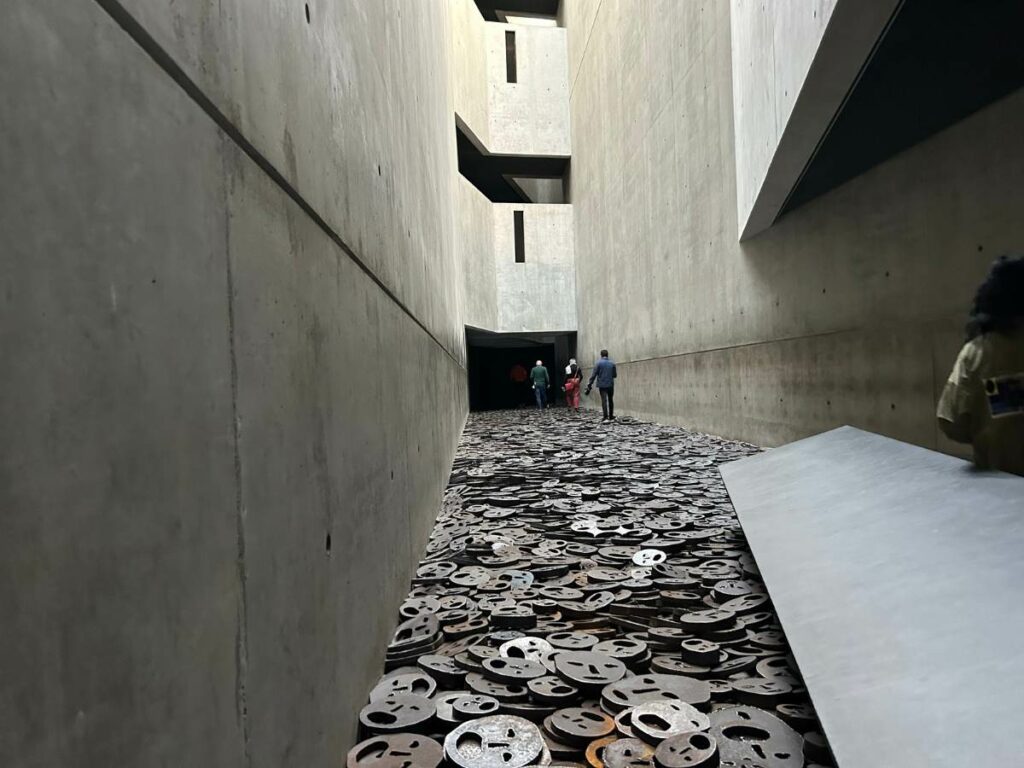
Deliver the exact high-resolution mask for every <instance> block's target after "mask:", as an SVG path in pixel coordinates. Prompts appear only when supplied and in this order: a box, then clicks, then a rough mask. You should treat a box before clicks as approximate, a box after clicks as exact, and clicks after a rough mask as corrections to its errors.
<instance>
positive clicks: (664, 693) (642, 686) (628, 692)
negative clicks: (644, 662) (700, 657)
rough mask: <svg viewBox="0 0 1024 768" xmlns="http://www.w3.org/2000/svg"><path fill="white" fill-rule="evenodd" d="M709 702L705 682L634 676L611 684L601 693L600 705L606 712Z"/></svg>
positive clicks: (708, 689) (688, 678)
mask: <svg viewBox="0 0 1024 768" xmlns="http://www.w3.org/2000/svg"><path fill="white" fill-rule="evenodd" d="M710 698H711V686H709V685H708V684H707V682H706V681H704V680H696V679H694V678H691V677H684V676H682V675H637V676H636V677H630V678H626V679H625V680H622V681H620V682H617V683H614V684H612V685H609V686H608V687H606V688H605V689H604V690H603V691H601V701H602V702H603V703H604V704H605V705H606V706H607V707H608V709H609V711H612V712H621V711H622V710H623V709H630V708H632V707H638V706H640V705H641V704H645V703H647V702H649V701H660V700H666V699H667V700H669V701H681V702H683V703H684V704H691V705H692V704H704V703H706V702H707V701H708V700H709V699H710Z"/></svg>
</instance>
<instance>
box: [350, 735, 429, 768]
mask: <svg viewBox="0 0 1024 768" xmlns="http://www.w3.org/2000/svg"><path fill="white" fill-rule="evenodd" d="M443 758H444V753H443V751H442V749H441V745H440V744H438V743H437V742H436V741H434V740H433V739H428V738H427V737H426V736H420V735H418V734H411V733H392V734H388V735H380V736H373V737H371V738H369V739H367V740H366V741H362V742H360V743H358V744H356V745H355V746H354V747H352V749H351V750H349V753H348V758H347V760H346V761H345V768H409V766H413V765H415V766H416V768H437V766H439V765H440V764H441V760H442V759H443Z"/></svg>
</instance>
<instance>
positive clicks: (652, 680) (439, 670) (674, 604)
mask: <svg viewBox="0 0 1024 768" xmlns="http://www.w3.org/2000/svg"><path fill="white" fill-rule="evenodd" d="M756 452H757V449H756V448H754V447H753V446H749V445H744V444H740V443H735V442H729V441H725V440H720V439H717V438H713V437H709V436H706V435H701V434H696V433H690V432H687V431H685V430H682V429H678V428H671V427H664V426H660V425H655V424H647V423H640V422H636V421H632V420H628V419H624V420H621V421H616V422H613V423H611V424H608V425H602V424H601V423H600V421H599V420H598V418H597V417H596V416H594V415H593V414H590V413H583V414H580V415H575V414H568V413H567V412H566V411H564V410H558V411H557V412H555V411H547V412H544V413H539V412H536V411H532V410H521V411H503V412H492V413H487V414H476V415H473V416H471V417H470V420H469V423H468V424H467V426H466V429H465V432H464V434H463V437H462V441H461V444H460V447H459V451H458V455H457V458H456V461H455V464H454V469H453V472H452V475H451V479H450V483H449V486H448V489H447V493H446V496H445V501H444V506H443V509H442V512H441V515H440V517H439V518H438V521H437V524H436V527H435V529H434V531H433V534H432V536H431V539H430V544H429V546H428V549H427V552H426V553H425V555H424V557H423V561H422V564H421V566H420V568H419V569H418V571H417V576H416V579H415V580H414V583H413V585H412V589H411V591H410V593H409V597H408V599H407V600H406V602H405V603H404V604H403V605H402V606H401V609H400V614H401V615H400V618H399V621H400V622H401V623H400V624H399V626H398V629H397V631H396V632H395V635H394V639H393V641H392V643H391V645H390V647H389V649H388V652H387V659H386V662H385V669H384V670H383V674H382V677H381V678H380V680H379V682H378V683H377V685H376V686H375V687H374V688H373V690H372V691H369V692H368V703H367V705H366V706H365V708H364V709H363V710H362V712H361V713H360V731H361V739H362V741H360V743H359V744H357V745H356V746H355V747H353V749H352V751H351V752H350V753H349V756H348V765H349V766H350V767H353V766H369V765H378V766H383V765H392V766H398V765H406V766H408V765H417V766H436V765H438V764H440V763H441V762H442V760H444V761H446V764H448V765H455V766H461V768H493V767H495V766H503V767H504V768H521V767H522V766H527V765H548V764H550V765H556V764H557V765H590V766H594V768H600V767H601V766H608V768H617V767H619V766H642V765H652V764H653V765H658V766H663V767H664V768H669V767H671V768H677V767H678V768H681V767H682V766H691V767H693V768H697V767H699V766H715V765H722V766H755V765H756V766H764V767H765V768H798V767H799V766H804V765H808V766H811V765H829V764H831V756H830V752H829V749H828V747H827V745H826V743H825V741H824V737H823V736H822V735H821V733H820V732H819V730H818V722H817V719H816V716H815V713H814V711H813V709H812V708H811V706H810V704H809V701H808V698H807V694H806V690H805V688H804V686H803V683H802V682H801V680H800V677H799V674H798V671H797V669H796V668H795V664H794V663H793V661H792V659H791V658H790V656H789V649H788V646H787V643H786V639H785V637H784V635H783V633H782V632H781V630H780V627H779V626H778V625H777V623H776V620H775V614H774V612H773V609H772V605H771V602H770V600H769V597H768V596H767V595H766V594H765V589H764V586H763V584H762V581H761V579H760V576H759V573H758V569H757V566H756V565H755V563H754V560H753V558H752V557H751V555H750V552H749V551H748V549H747V546H746V542H745V539H744V536H743V533H742V531H741V530H740V526H739V523H738V521H737V518H736V515H735V513H734V512H733V509H732V506H731V504H730V502H729V498H728V495H727V493H726V490H725V486H724V485H723V483H722V480H721V477H720V475H719V471H718V467H719V465H720V464H722V463H724V462H730V461H733V460H736V459H739V458H742V457H745V456H749V455H751V454H754V453H756Z"/></svg>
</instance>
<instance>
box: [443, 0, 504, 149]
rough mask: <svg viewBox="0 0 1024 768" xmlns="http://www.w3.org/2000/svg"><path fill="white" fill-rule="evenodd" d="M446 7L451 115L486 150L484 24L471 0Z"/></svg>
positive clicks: (487, 109)
mask: <svg viewBox="0 0 1024 768" xmlns="http://www.w3.org/2000/svg"><path fill="white" fill-rule="evenodd" d="M448 5H449V8H450V11H449V14H450V18H451V27H452V37H451V41H452V68H451V79H452V92H453V94H454V99H455V114H456V116H457V117H458V119H459V120H461V121H462V123H463V125H464V126H465V127H466V128H467V129H469V131H470V133H472V134H473V135H474V136H475V137H476V138H477V140H478V141H479V142H480V143H481V144H482V145H483V146H484V147H489V146H490V145H491V120H490V81H489V79H488V78H489V72H490V68H489V66H488V61H487V43H486V39H485V38H486V35H485V31H486V27H487V22H485V21H484V17H483V16H482V15H481V14H480V9H479V8H477V7H476V3H475V2H473V0H450V2H449V3H448ZM502 62H504V58H502ZM502 79H503V80H504V70H503V71H502Z"/></svg>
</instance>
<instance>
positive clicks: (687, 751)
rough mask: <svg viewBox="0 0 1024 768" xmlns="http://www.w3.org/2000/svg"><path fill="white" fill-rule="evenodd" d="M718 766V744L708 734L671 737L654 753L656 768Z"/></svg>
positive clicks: (708, 767)
mask: <svg viewBox="0 0 1024 768" xmlns="http://www.w3.org/2000/svg"><path fill="white" fill-rule="evenodd" d="M718 764H719V761H718V743H717V742H716V741H715V740H714V738H712V737H711V736H709V735H708V734H706V733H681V734H679V735H678V736H670V737H669V738H667V739H665V741H663V742H661V744H659V745H658V749H657V750H656V751H655V753H654V765H655V766H656V768H712V766H716V765H718Z"/></svg>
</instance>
